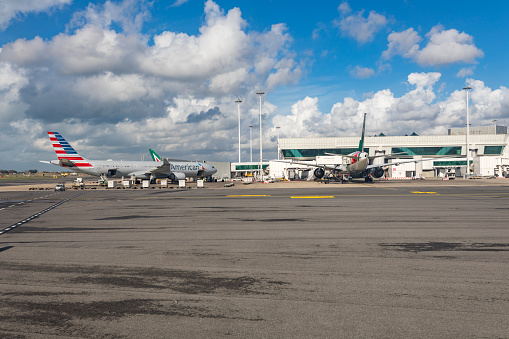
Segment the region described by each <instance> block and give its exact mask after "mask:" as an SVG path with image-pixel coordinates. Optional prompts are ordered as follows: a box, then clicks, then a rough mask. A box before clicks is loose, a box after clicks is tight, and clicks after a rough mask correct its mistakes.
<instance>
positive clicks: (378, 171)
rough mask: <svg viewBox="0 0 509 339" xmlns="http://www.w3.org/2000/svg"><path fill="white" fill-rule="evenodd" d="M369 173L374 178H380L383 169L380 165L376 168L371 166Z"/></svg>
mask: <svg viewBox="0 0 509 339" xmlns="http://www.w3.org/2000/svg"><path fill="white" fill-rule="evenodd" d="M371 175H372V176H373V177H375V178H380V177H382V176H383V175H384V170H383V169H382V168H380V167H377V168H373V169H372V170H371Z"/></svg>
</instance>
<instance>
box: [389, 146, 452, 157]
mask: <svg viewBox="0 0 509 339" xmlns="http://www.w3.org/2000/svg"><path fill="white" fill-rule="evenodd" d="M392 153H406V155H458V154H461V146H449V147H393V148H392Z"/></svg>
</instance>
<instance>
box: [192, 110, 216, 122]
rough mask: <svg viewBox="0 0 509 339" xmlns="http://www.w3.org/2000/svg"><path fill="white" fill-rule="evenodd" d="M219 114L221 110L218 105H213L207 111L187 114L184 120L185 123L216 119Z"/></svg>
mask: <svg viewBox="0 0 509 339" xmlns="http://www.w3.org/2000/svg"><path fill="white" fill-rule="evenodd" d="M218 115H221V111H220V110H219V107H214V108H211V109H209V110H208V111H206V112H205V111H201V112H200V113H191V114H189V115H188V116H187V119H186V122H187V123H196V122H202V121H205V120H210V121H214V120H217V116H218Z"/></svg>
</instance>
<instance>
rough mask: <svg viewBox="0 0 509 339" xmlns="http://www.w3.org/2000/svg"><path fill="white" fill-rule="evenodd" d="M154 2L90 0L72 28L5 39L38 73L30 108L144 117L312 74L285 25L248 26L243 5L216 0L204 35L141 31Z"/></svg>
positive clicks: (68, 115) (5, 53)
mask: <svg viewBox="0 0 509 339" xmlns="http://www.w3.org/2000/svg"><path fill="white" fill-rule="evenodd" d="M147 6H148V5H144V4H143V2H142V3H141V4H138V3H137V2H136V1H133V0H127V1H124V2H121V3H118V4H113V3H111V2H106V3H104V4H101V5H94V4H90V5H89V6H88V7H87V8H86V10H84V11H81V12H79V13H78V14H76V15H74V17H73V21H72V25H70V26H69V27H73V28H74V30H72V31H68V32H66V33H60V34H58V35H56V36H54V37H53V38H49V39H44V40H43V39H42V38H40V37H35V38H33V39H18V40H16V41H13V42H10V43H7V44H5V45H3V46H2V48H1V50H0V62H4V63H5V64H8V65H11V66H12V67H14V68H17V69H23V70H24V72H25V74H26V78H27V79H29V82H28V84H26V85H25V87H24V88H23V91H21V92H20V96H21V99H20V100H21V101H22V102H23V103H24V104H25V106H26V107H28V108H26V109H25V110H24V112H23V113H24V114H26V115H27V117H28V118H32V119H40V120H41V121H46V122H54V121H58V120H59V119H77V120H80V121H83V120H84V119H87V120H89V121H90V123H98V124H99V123H101V122H108V123H115V122H118V121H122V120H123V119H125V118H128V119H129V120H130V121H131V122H136V121H140V120H142V119H144V118H152V117H162V116H164V115H165V114H166V112H167V110H166V107H167V106H168V105H171V103H172V102H173V99H174V98H176V97H193V98H194V97H205V98H206V97H212V96H216V97H218V100H219V101H221V100H223V97H226V98H231V97H239V96H245V95H244V94H245V93H247V92H253V91H254V89H255V88H256V89H258V88H261V87H265V88H266V89H274V88H276V87H278V86H281V85H284V84H289V83H295V82H296V81H297V80H298V79H299V78H300V77H301V76H302V74H303V73H304V70H303V69H304V68H305V67H306V64H305V62H302V61H300V62H299V61H298V60H297V59H296V54H295V53H294V52H292V51H291V49H290V47H291V43H292V37H291V35H290V34H289V33H288V28H287V27H286V25H284V24H274V25H272V26H271V27H270V29H268V30H266V31H263V32H257V31H254V30H251V31H250V32H246V22H245V20H244V19H243V18H242V15H241V12H240V10H239V9H238V8H233V9H231V10H229V11H228V12H226V13H225V12H224V11H223V10H222V9H221V8H220V7H219V6H218V5H217V4H216V3H215V2H213V1H210V0H209V1H207V2H206V3H205V6H204V14H205V17H204V22H203V25H202V26H201V27H200V28H199V34H197V35H190V34H186V33H177V32H172V31H163V32H158V33H156V34H154V35H153V36H152V37H151V38H149V37H147V36H145V35H142V34H140V33H139V32H138V31H137V30H139V29H140V28H141V26H142V25H141V24H142V22H143V21H144V20H146V18H147V17H148V16H149V15H148V14H146V11H147V8H148V7H147ZM129 22H132V24H129ZM119 26H120V27H119ZM150 41H152V42H153V43H150ZM228 100H229V99H228ZM57 103H58V104H57ZM207 109H209V108H207ZM207 109H205V111H206V110H207ZM200 110H201V109H200V108H199V107H197V108H195V109H193V110H189V111H186V112H187V114H192V113H193V112H197V111H198V112H199V111H200ZM49 112H51V113H49ZM226 112H230V110H226ZM231 114H233V112H231ZM185 121H186V117H183V118H182V119H180V120H179V122H185Z"/></svg>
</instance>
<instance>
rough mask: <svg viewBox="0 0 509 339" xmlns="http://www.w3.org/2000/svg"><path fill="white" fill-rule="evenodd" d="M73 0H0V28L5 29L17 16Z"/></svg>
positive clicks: (41, 10) (65, 3) (60, 5)
mask: <svg viewBox="0 0 509 339" xmlns="http://www.w3.org/2000/svg"><path fill="white" fill-rule="evenodd" d="M71 2H72V0H22V1H13V0H0V30H5V29H6V28H7V27H8V26H9V24H10V23H11V21H12V20H13V19H15V18H21V17H23V16H24V15H27V14H29V13H38V12H43V11H46V10H49V9H51V8H53V7H62V6H63V5H68V4H70V3H71Z"/></svg>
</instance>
